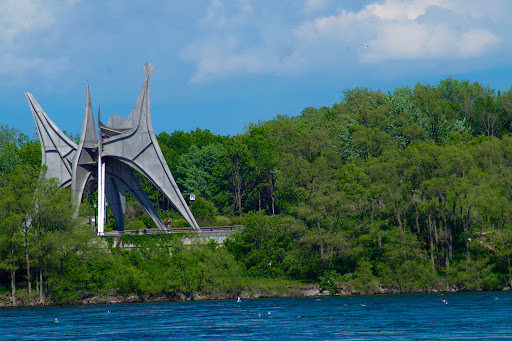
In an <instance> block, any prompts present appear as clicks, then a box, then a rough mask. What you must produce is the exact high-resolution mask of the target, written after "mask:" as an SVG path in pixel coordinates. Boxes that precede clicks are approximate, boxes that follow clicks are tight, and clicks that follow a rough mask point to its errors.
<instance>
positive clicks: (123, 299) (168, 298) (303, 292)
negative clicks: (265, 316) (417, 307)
mask: <svg viewBox="0 0 512 341" xmlns="http://www.w3.org/2000/svg"><path fill="white" fill-rule="evenodd" d="M270 283H272V282H271V281H270ZM272 284H273V285H265V286H259V287H252V288H246V289H244V290H242V291H240V292H239V293H237V294H233V293H196V294H187V293H185V292H182V291H177V292H175V293H173V294H161V295H136V294H132V295H123V294H119V293H110V294H108V293H105V294H100V295H86V296H85V297H83V298H81V299H77V300H73V301H66V302H57V301H54V300H52V299H48V298H46V299H45V301H44V302H43V303H41V302H40V301H39V298H38V297H37V295H36V294H35V293H33V295H32V296H33V297H32V299H30V298H29V296H28V292H26V291H25V290H20V291H19V292H18V294H17V295H16V304H15V306H16V307H28V306H32V307H37V306H59V305H91V304H119V303H151V302H184V301H208V300H236V299H237V297H240V298H241V299H243V300H246V299H259V298H300V297H321V296H330V295H334V296H361V295H399V294H427V293H445V292H471V291H475V290H468V289H467V288H464V287H457V286H452V287H450V288H449V289H448V290H446V288H445V287H444V286H441V285H439V286H436V287H431V288H429V289H428V290H400V289H398V288H385V287H376V288H374V289H373V290H365V291H362V290H359V289H357V287H356V286H355V285H353V284H350V283H338V287H339V290H338V291H337V292H336V293H334V294H331V293H330V292H329V291H328V290H323V289H322V288H321V287H320V285H318V284H316V283H303V282H292V281H290V282H286V283H285V284H283V283H282V282H275V283H272ZM494 290H496V289H494ZM498 290H502V291H509V290H510V288H509V287H503V288H501V289H498ZM477 291H485V290H477ZM13 306H14V305H13V304H12V300H11V296H10V295H5V294H0V308H8V307H13Z"/></svg>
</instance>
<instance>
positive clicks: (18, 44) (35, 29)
mask: <svg viewBox="0 0 512 341" xmlns="http://www.w3.org/2000/svg"><path fill="white" fill-rule="evenodd" d="M77 3H78V0H67V1H56V0H2V1H0V27H1V28H2V29H1V30H0V45H1V46H2V49H0V74H1V75H9V76H12V77H13V78H14V80H15V81H16V80H19V79H20V78H22V76H23V75H24V74H26V73H27V72H33V73H39V74H41V75H43V76H45V77H52V76H53V75H54V74H55V73H58V72H59V71H60V70H62V69H63V68H67V65H68V64H69V61H68V59H67V58H66V57H62V56H52V57H48V56H44V55H39V54H38V52H40V49H39V48H38V45H37V44H44V43H45V42H44V41H40V40H38V41H37V43H35V42H34V41H33V40H32V39H31V37H32V36H33V35H34V36H38V37H40V36H41V33H44V32H47V31H48V30H51V29H52V28H54V27H55V25H56V23H57V21H58V16H59V14H60V13H61V12H62V11H65V10H66V9H68V8H70V7H73V6H74V5H76V4H77Z"/></svg>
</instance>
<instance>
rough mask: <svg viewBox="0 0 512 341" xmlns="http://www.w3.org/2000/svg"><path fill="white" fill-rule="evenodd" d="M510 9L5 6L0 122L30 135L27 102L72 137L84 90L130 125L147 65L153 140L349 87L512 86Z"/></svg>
mask: <svg viewBox="0 0 512 341" xmlns="http://www.w3.org/2000/svg"><path fill="white" fill-rule="evenodd" d="M510 13H512V1H510V0H489V1H484V0H277V1H276V0H229V1H228V0H194V1H182V0H145V1H132V0H103V1H87V0H0V89H1V91H0V118H1V119H0V123H1V124H7V125H8V126H9V127H10V128H18V129H20V130H22V131H23V132H25V133H27V134H30V135H31V134H32V133H33V131H34V122H33V120H32V115H31V114H30V109H29V107H28V105H27V102H26V99H25V96H24V91H28V92H30V93H32V94H33V95H34V96H35V98H36V99H37V100H38V102H39V103H40V104H41V106H42V107H43V109H44V110H45V111H46V113H47V114H48V115H49V116H50V118H51V119H52V120H53V121H54V122H55V123H56V124H57V125H58V126H59V127H60V128H61V129H63V130H66V131H69V132H71V133H75V134H78V133H79V132H80V129H81V122H82V117H83V112H84V106H85V89H86V82H87V81H88V82H89V85H90V89H91V97H92V102H93V107H94V108H95V110H96V108H97V107H98V106H101V113H102V120H103V121H104V122H106V121H107V120H108V117H109V116H111V115H114V114H120V115H123V116H127V115H128V114H129V113H130V111H131V108H132V106H133V104H134V103H135V99H136V97H137V95H138V93H139V90H140V87H141V85H142V82H143V73H142V66H143V64H144V63H146V62H151V63H152V64H153V65H154V67H155V73H154V74H153V76H152V78H151V112H152V121H153V125H154V128H155V131H156V133H159V132H161V131H166V132H168V133H172V132H173V131H175V130H184V131H190V130H193V129H196V128H201V129H209V130H211V131H212V132H214V133H216V134H221V135H236V134H240V133H243V132H244V127H245V126H246V125H247V124H249V123H253V122H258V121H266V120H270V119H272V118H274V117H275V116H276V115H278V114H284V115H290V116H293V115H297V114H299V113H300V112H301V110H302V109H304V108H305V107H308V106H313V107H321V106H331V105H332V104H333V103H336V102H339V101H340V100H341V98H342V92H343V90H346V89H351V88H354V87H367V88H370V89H373V90H379V89H380V90H382V91H389V90H393V89H395V88H396V87H402V86H406V85H409V86H414V84H416V83H418V82H422V83H428V84H432V85H436V84H437V83H438V82H439V80H441V79H443V78H446V77H453V78H457V79H467V80H470V81H478V82H481V83H482V84H484V85H489V86H490V87H492V88H495V89H508V88H509V87H510V86H511V85H512V57H511V52H512V37H511V35H510V31H511V28H512V20H510V18H509V17H510Z"/></svg>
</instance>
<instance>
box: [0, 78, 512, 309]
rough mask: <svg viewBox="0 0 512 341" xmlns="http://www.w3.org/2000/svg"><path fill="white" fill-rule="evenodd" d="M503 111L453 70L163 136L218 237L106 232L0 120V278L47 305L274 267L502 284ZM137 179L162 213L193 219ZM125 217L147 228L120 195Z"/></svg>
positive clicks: (506, 273)
mask: <svg viewBox="0 0 512 341" xmlns="http://www.w3.org/2000/svg"><path fill="white" fill-rule="evenodd" d="M511 122H512V88H510V89H508V90H506V91H495V90H493V89H490V88H489V87H485V86H482V85H480V84H479V83H477V82H474V83H471V82H469V81H459V80H454V79H451V78H448V79H445V80H442V81H441V82H440V83H439V84H438V85H437V86H432V85H426V84H417V85H415V86H414V87H412V88H411V87H403V88H398V89H395V90H394V91H391V92H389V93H383V92H381V91H373V90H370V89H366V88H356V89H350V90H347V91H345V92H344V93H343V97H342V100H341V101H340V102H339V103H335V104H334V105H333V106H332V107H321V108H312V107H308V108H305V109H304V110H303V111H302V112H301V113H300V114H299V115H297V116H295V117H287V116H277V117H276V118H275V119H273V120H270V121H268V122H259V123H258V124H249V125H248V127H247V130H246V132H245V133H244V134H242V135H237V136H233V137H221V136H217V135H215V134H213V133H211V132H210V131H208V130H199V129H197V130H195V131H192V132H190V133H185V132H182V131H175V132H173V133H172V134H171V135H169V134H167V133H165V132H163V133H161V134H159V136H158V141H159V143H160V147H161V149H162V152H163V154H164V157H165V159H166V161H167V162H168V165H169V168H170V169H171V171H172V172H173V174H174V175H175V177H176V181H177V183H178V185H179V186H181V190H182V192H183V193H185V194H186V195H185V198H187V194H190V193H194V194H196V198H197V200H196V201H195V202H188V203H189V204H190V205H191V209H192V211H193V213H194V214H195V216H196V218H197V219H198V221H199V222H200V224H201V225H203V226H208V225H237V226H240V227H241V228H240V232H239V233H238V234H235V235H233V236H232V237H230V238H229V239H228V240H227V241H226V242H225V247H218V245H215V243H214V242H212V243H208V244H202V243H200V242H199V241H196V242H194V243H193V245H191V246H185V245H183V244H182V242H181V239H180V237H181V236H180V235H177V234H172V235H171V234H161V235H159V236H152V235H140V236H128V235H125V236H123V237H122V238H121V240H120V241H119V244H118V245H119V246H118V247H115V246H114V245H115V242H114V240H113V239H112V240H107V241H102V240H101V239H99V238H98V237H96V236H94V231H93V229H92V228H90V227H83V226H82V227H81V225H80V221H77V220H76V219H75V218H74V212H75V207H73V206H72V205H71V203H72V202H73V200H72V198H71V191H70V190H67V189H62V188H59V187H58V184H57V182H56V181H55V180H52V179H47V178H45V177H44V176H43V175H41V176H40V174H39V171H40V166H39V164H40V161H41V150H40V145H39V143H38V142H37V141H34V140H31V139H29V138H28V137H27V136H25V135H23V134H22V133H20V132H19V131H18V130H16V129H9V128H8V127H6V126H3V125H0V246H1V247H0V282H1V283H3V284H4V285H7V286H9V288H10V289H11V293H15V291H16V284H17V283H19V282H24V283H31V284H34V285H35V284H36V283H37V285H38V288H37V289H38V290H37V291H36V292H39V294H40V299H41V301H42V302H43V301H44V296H45V295H49V296H51V297H52V298H53V299H55V300H57V301H59V302H71V301H75V300H76V299H78V298H79V297H81V296H87V295H102V294H107V293H115V292H118V293H124V294H127V295H128V294H134V295H137V296H140V297H144V295H171V296H172V295H177V294H178V293H180V292H182V293H186V294H187V295H190V296H193V295H195V294H201V293H212V294H220V293H221V292H226V293H230V294H233V295H234V294H235V293H237V292H239V291H240V290H248V288H247V283H256V282H258V281H259V282H258V283H259V285H261V287H262V288H268V290H269V292H271V291H272V290H274V289H273V284H269V283H270V282H267V281H269V280H271V279H272V280H274V281H275V282H273V283H278V281H280V280H281V279H279V280H278V278H281V277H283V276H286V277H291V278H295V279H307V280H313V281H317V282H318V283H320V284H321V286H322V287H323V288H324V289H325V290H329V291H330V292H335V291H337V290H338V288H337V286H338V285H339V284H340V283H343V282H348V283H349V284H350V285H353V286H355V287H356V288H357V291H358V292H361V293H375V292H378V291H379V290H381V288H382V287H386V288H391V289H393V290H396V291H399V292H413V291H429V290H433V289H436V290H446V289H451V288H453V287H457V288H459V289H460V290H480V289H496V288H502V287H505V286H509V287H512V264H511V260H510V258H511V256H512V232H511V231H512V208H511V207H512V137H510V133H511V131H512V125H511ZM42 171H43V173H44V171H45V170H44V169H42ZM137 176H138V179H139V181H140V183H141V186H142V187H143V189H144V190H145V191H146V193H148V197H149V199H150V201H151V202H152V203H153V205H154V207H155V208H156V209H157V211H158V212H159V213H161V216H162V217H164V218H165V219H167V218H168V217H172V219H173V227H185V226H188V223H187V222H186V221H185V220H184V219H183V218H182V217H181V215H180V214H179V213H178V212H177V211H176V210H175V209H174V208H173V207H172V204H171V203H170V201H169V200H168V199H167V198H165V197H164V196H163V195H162V193H160V192H159V191H158V190H157V189H156V188H155V187H154V185H153V184H152V183H151V182H150V181H149V180H147V179H146V178H145V177H144V176H142V175H137ZM94 192H95V191H94V189H93V190H92V195H93V196H95V194H94ZM36 208H37V209H36ZM87 210H88V208H87V207H82V209H81V211H80V212H81V216H82V220H83V219H84V217H86V216H88V212H85V211H87ZM126 215H127V222H128V223H127V225H126V227H125V228H126V229H144V228H152V227H154V224H153V222H152V221H151V219H150V218H149V216H147V215H146V214H144V211H143V209H142V207H141V206H140V205H139V204H138V203H136V201H135V200H134V199H133V198H132V197H131V196H130V195H127V209H126ZM108 218H109V221H110V223H109V224H110V225H109V228H113V227H114V226H113V219H112V216H111V212H110V211H109V213H108ZM86 231H89V234H88V233H86ZM122 245H124V246H127V245H130V246H131V247H132V249H131V250H130V251H128V250H127V249H123V248H122V247H121V246H122ZM102 250H103V251H102ZM106 250H108V251H106ZM339 274H345V275H343V276H341V277H340V276H339ZM240 276H246V278H242V277H240ZM36 278H37V282H36ZM41 279H42V280H41ZM276 285H277V284H276ZM265 290H266V289H265ZM12 296H13V298H12V299H13V300H14V299H15V297H14V296H15V294H12Z"/></svg>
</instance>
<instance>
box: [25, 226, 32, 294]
mask: <svg viewBox="0 0 512 341" xmlns="http://www.w3.org/2000/svg"><path fill="white" fill-rule="evenodd" d="M27 233H28V231H27V228H26V227H25V233H24V234H25V259H26V263H27V282H28V299H29V301H30V304H32V280H31V278H30V256H29V254H28V238H27Z"/></svg>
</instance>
